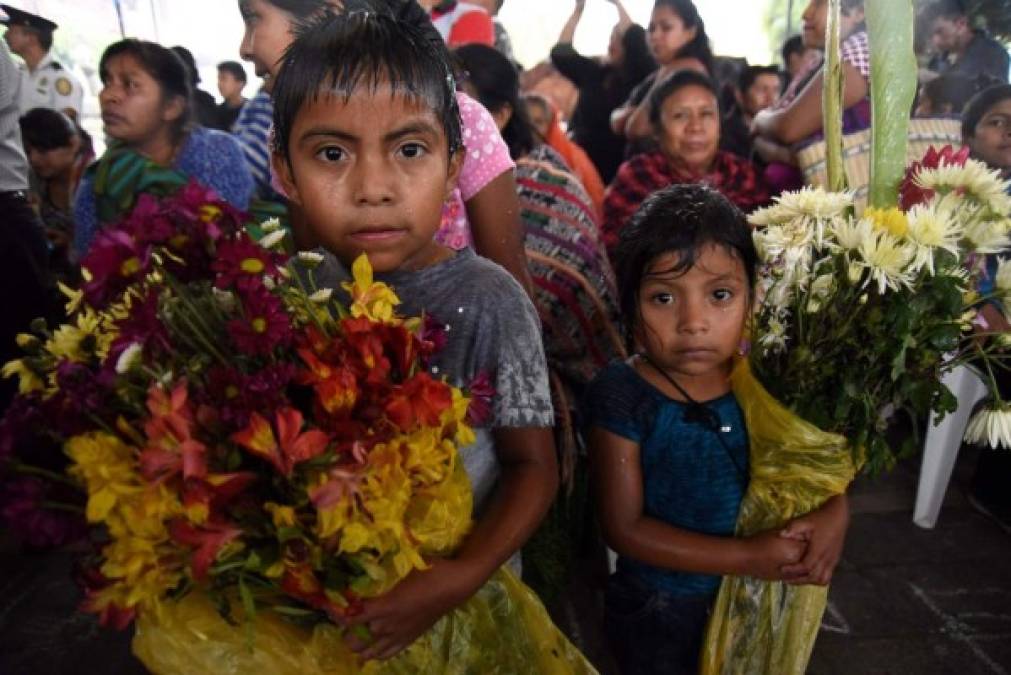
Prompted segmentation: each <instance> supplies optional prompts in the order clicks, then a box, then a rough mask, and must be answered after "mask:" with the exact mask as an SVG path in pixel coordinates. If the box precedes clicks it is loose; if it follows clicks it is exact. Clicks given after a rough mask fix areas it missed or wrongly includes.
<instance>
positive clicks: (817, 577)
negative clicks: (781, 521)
mask: <svg viewBox="0 0 1011 675" xmlns="http://www.w3.org/2000/svg"><path fill="white" fill-rule="evenodd" d="M849 522H850V514H849V502H848V501H847V499H846V495H838V496H835V497H832V498H831V499H830V500H828V501H827V502H825V504H824V505H823V506H822V507H821V508H820V509H818V510H817V511H812V512H811V513H809V514H807V515H806V516H802V517H801V518H797V519H795V520H792V521H790V523H789V524H788V525H787V526H786V528H784V529H783V531H782V532H781V533H780V536H781V537H783V538H784V539H792V540H794V541H802V542H806V543H807V553H806V554H805V555H804V558H803V559H802V560H800V562H799V563H797V564H792V565H785V566H784V567H783V568H782V570H781V571H782V572H783V575H784V577H785V578H786V579H787V580H788V583H791V584H797V585H799V584H814V585H816V586H827V585H828V583H829V582H830V581H832V573H833V572H834V571H835V567H836V565H837V564H839V558H840V557H841V556H842V550H843V544H844V543H845V541H846V531H847V530H848V529H849Z"/></svg>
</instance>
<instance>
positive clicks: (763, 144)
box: [751, 136, 796, 164]
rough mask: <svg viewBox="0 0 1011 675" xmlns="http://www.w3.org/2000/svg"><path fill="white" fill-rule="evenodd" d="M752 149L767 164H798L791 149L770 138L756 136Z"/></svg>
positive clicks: (752, 142)
mask: <svg viewBox="0 0 1011 675" xmlns="http://www.w3.org/2000/svg"><path fill="white" fill-rule="evenodd" d="M751 147H752V149H753V150H754V151H755V153H756V154H757V155H758V156H759V157H761V158H762V161H763V162H765V163H766V164H770V163H772V162H780V163H781V164H795V163H796V160H795V159H794V157H793V153H792V152H790V148H788V147H786V146H785V145H780V144H779V143H776V142H775V141H770V140H769V139H768V138H764V137H762V136H756V137H755V138H753V139H752V141H751Z"/></svg>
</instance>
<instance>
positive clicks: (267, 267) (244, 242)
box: [212, 233, 281, 289]
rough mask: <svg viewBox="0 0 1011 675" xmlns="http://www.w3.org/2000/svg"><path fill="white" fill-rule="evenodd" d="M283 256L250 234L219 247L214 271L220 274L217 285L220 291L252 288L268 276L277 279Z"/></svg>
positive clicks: (225, 242)
mask: <svg viewBox="0 0 1011 675" xmlns="http://www.w3.org/2000/svg"><path fill="white" fill-rule="evenodd" d="M280 263H281V257H280V256H278V255H277V254H275V253H272V252H271V251H268V250H267V249H265V248H263V247H262V246H260V245H259V244H257V243H256V242H254V241H253V240H252V239H250V238H249V235H247V234H245V233H241V234H240V235H239V237H238V239H234V240H228V241H222V242H221V243H219V244H218V255H217V259H216V260H215V261H214V264H213V265H212V269H213V270H214V271H215V272H217V275H218V276H217V278H216V279H215V280H214V285H215V286H217V287H218V288H233V287H234V288H243V289H245V288H251V287H253V286H257V285H260V284H262V283H263V278H264V277H265V276H269V277H274V278H276V277H277V275H278V265H279V264H280Z"/></svg>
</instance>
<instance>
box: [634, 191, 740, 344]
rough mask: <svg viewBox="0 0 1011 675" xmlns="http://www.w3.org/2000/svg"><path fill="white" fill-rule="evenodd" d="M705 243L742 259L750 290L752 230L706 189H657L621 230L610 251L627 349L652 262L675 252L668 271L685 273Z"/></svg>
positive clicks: (721, 198)
mask: <svg viewBox="0 0 1011 675" xmlns="http://www.w3.org/2000/svg"><path fill="white" fill-rule="evenodd" d="M709 246H718V247H720V248H722V249H724V250H725V251H726V252H727V253H728V254H730V255H732V256H734V257H735V258H737V259H738V260H740V261H741V264H742V265H743V266H744V271H745V274H746V275H747V277H748V288H749V289H752V288H754V286H755V276H756V274H757V266H758V253H757V252H756V250H755V244H754V241H753V240H752V237H751V228H750V227H748V223H747V220H746V219H745V217H744V214H743V213H741V210H740V209H738V208H737V207H736V206H734V204H733V203H732V202H731V201H730V200H729V199H727V198H726V197H724V196H723V195H721V194H720V193H719V192H717V191H716V190H714V189H712V188H710V187H707V186H705V185H697V184H691V185H670V186H668V187H665V188H663V189H662V190H658V191H657V192H654V193H653V194H652V195H650V196H649V197H647V198H646V201H644V202H643V203H642V205H641V206H640V207H639V209H638V210H637V211H636V212H635V213H634V214H633V215H632V217H631V218H630V219H629V221H628V224H627V225H625V227H624V228H622V230H621V234H620V236H619V239H618V245H617V248H616V249H615V252H614V272H615V277H616V279H617V284H618V302H619V309H620V310H621V316H622V323H623V325H624V329H625V339H626V342H627V343H628V347H629V351H632V350H633V349H634V345H633V341H634V335H635V327H636V325H637V322H638V319H639V289H640V287H641V286H642V282H643V279H645V278H646V275H647V273H648V271H649V267H650V265H651V264H652V263H653V261H654V260H656V259H657V258H658V257H660V256H662V255H664V254H667V253H675V254H677V258H678V260H677V264H676V265H675V266H674V267H673V268H671V269H670V270H666V271H667V272H669V273H672V274H679V275H680V274H684V273H685V272H687V271H688V270H690V269H691V268H692V267H693V266H694V265H695V261H696V260H697V259H698V256H699V253H700V252H701V251H702V250H703V249H705V248H707V247H709Z"/></svg>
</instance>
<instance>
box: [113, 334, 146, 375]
mask: <svg viewBox="0 0 1011 675" xmlns="http://www.w3.org/2000/svg"><path fill="white" fill-rule="evenodd" d="M143 354H144V347H142V346H141V345H139V344H137V343H136V342H134V343H133V344H131V345H130V346H129V347H127V348H126V349H124V350H123V353H122V354H120V355H119V358H118V359H116V372H117V373H119V374H120V375H124V374H126V373H129V372H130V371H131V370H133V369H134V368H135V367H136V366H137V365H138V364H140V358H141V356H143Z"/></svg>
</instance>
